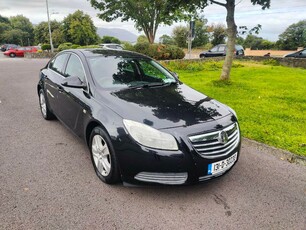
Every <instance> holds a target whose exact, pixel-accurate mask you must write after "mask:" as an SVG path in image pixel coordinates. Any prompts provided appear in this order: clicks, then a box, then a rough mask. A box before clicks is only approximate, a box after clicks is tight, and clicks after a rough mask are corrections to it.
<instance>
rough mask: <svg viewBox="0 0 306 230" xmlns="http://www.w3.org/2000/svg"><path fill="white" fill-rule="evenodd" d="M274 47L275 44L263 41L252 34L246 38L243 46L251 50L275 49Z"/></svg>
mask: <svg viewBox="0 0 306 230" xmlns="http://www.w3.org/2000/svg"><path fill="white" fill-rule="evenodd" d="M274 45H275V43H274V42H270V41H268V40H265V39H263V38H262V37H257V36H255V35H251V34H249V35H248V36H247V37H246V39H245V40H244V43H243V46H244V47H245V48H251V49H252V50H255V49H259V50H262V49H271V48H274Z"/></svg>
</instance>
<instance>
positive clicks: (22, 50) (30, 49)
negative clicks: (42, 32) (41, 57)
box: [4, 46, 37, 57]
mask: <svg viewBox="0 0 306 230" xmlns="http://www.w3.org/2000/svg"><path fill="white" fill-rule="evenodd" d="M26 52H29V53H36V52H37V48H36V47H33V46H26V47H18V48H16V49H10V50H7V51H5V52H4V55H7V56H10V57H16V56H17V57H24V53H26Z"/></svg>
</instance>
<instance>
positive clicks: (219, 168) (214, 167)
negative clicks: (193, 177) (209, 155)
mask: <svg viewBox="0 0 306 230" xmlns="http://www.w3.org/2000/svg"><path fill="white" fill-rule="evenodd" d="M236 160H237V153H235V154H233V155H232V156H230V157H229V158H227V159H225V160H222V161H218V162H215V163H212V164H209V165H208V173H207V174H208V175H214V174H217V173H220V172H224V171H226V170H227V169H229V168H230V167H231V166H233V164H234V163H235V161H236Z"/></svg>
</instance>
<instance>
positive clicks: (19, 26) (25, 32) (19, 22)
mask: <svg viewBox="0 0 306 230" xmlns="http://www.w3.org/2000/svg"><path fill="white" fill-rule="evenodd" d="M9 20H10V24H11V27H12V29H14V30H15V32H16V30H20V31H22V33H21V34H20V36H21V40H20V43H19V44H21V45H30V44H32V43H33V42H34V29H33V25H32V23H31V22H30V20H29V19H28V18H26V17H24V16H23V15H17V16H14V17H10V19H9Z"/></svg>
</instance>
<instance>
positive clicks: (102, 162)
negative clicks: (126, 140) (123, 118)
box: [89, 127, 119, 184]
mask: <svg viewBox="0 0 306 230" xmlns="http://www.w3.org/2000/svg"><path fill="white" fill-rule="evenodd" d="M89 144H90V152H91V160H92V163H93V166H94V169H95V172H96V174H97V175H98V177H99V178H100V179H101V180H102V181H103V182H105V183H107V184H114V183H117V182H118V181H119V168H118V163H117V159H116V155H115V151H114V148H113V145H112V143H111V140H110V138H109V136H108V134H107V133H106V132H105V131H104V130H103V129H102V128H101V127H96V128H94V129H93V131H92V132H91V135H90V143H89Z"/></svg>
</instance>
